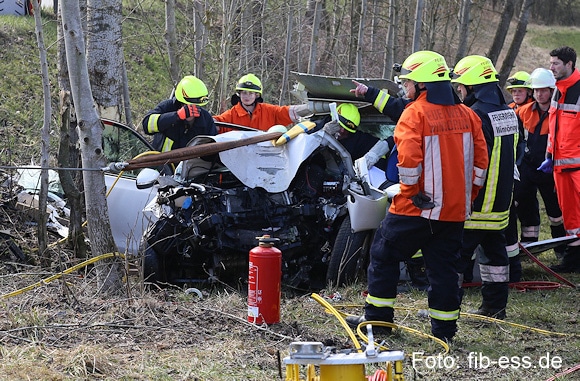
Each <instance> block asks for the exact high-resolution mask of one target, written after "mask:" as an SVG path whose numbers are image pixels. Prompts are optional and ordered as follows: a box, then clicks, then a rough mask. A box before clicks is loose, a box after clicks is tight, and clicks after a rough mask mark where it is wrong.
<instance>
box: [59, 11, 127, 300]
mask: <svg viewBox="0 0 580 381" xmlns="http://www.w3.org/2000/svg"><path fill="white" fill-rule="evenodd" d="M61 5H62V6H61V10H62V20H63V29H64V43H65V48H66V57H67V64H68V68H69V78H70V83H71V90H72V96H73V102H74V104H75V111H76V116H77V120H78V127H79V142H80V148H81V157H82V165H83V168H103V167H104V166H105V165H106V160H105V157H104V156H103V154H102V153H103V147H102V144H101V140H102V130H103V126H102V124H101V121H100V119H99V115H98V114H97V111H96V109H95V105H94V102H93V95H92V90H91V83H90V82H89V71H88V67H87V60H86V55H85V43H84V39H83V34H82V29H81V25H80V23H79V20H81V15H80V9H79V3H78V2H77V1H75V0H62V2H61ZM83 179H84V186H85V190H86V192H85V198H86V213H87V220H88V231H89V237H90V240H91V249H92V254H93V256H100V255H102V254H105V253H109V252H116V247H115V242H114V241H113V234H112V231H111V225H110V223H109V213H108V209H107V202H106V198H105V179H104V176H103V174H102V173H101V172H98V171H88V172H85V174H84V176H83ZM107 262H108V263H107V266H97V267H96V268H97V279H98V286H99V291H100V292H105V293H108V292H114V291H117V290H119V289H120V287H121V273H120V271H119V270H120V269H121V268H122V266H121V264H122V263H121V262H120V261H119V260H118V258H113V260H110V261H107ZM103 267H107V268H106V269H103Z"/></svg>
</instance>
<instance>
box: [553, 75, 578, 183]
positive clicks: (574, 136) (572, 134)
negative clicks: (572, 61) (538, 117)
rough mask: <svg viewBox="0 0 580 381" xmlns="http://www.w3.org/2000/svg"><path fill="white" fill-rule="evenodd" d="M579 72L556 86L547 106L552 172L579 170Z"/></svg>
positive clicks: (558, 82)
mask: <svg viewBox="0 0 580 381" xmlns="http://www.w3.org/2000/svg"><path fill="white" fill-rule="evenodd" d="M579 127H580V72H579V71H578V69H575V70H574V72H573V73H572V75H570V76H569V77H568V78H566V79H563V80H560V81H557V82H556V91H554V95H553V96H552V103H551V105H550V135H549V138H548V149H547V151H548V152H549V153H551V154H552V159H553V160H554V171H555V172H560V171H562V170H571V169H580V133H579V132H578V131H579V130H578V129H579Z"/></svg>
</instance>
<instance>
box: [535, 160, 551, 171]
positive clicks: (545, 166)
mask: <svg viewBox="0 0 580 381" xmlns="http://www.w3.org/2000/svg"><path fill="white" fill-rule="evenodd" d="M537 169H538V171H542V172H544V173H552V171H553V170H554V162H553V161H552V159H551V158H547V159H546V160H544V161H542V164H540V166H539V167H538V168H537Z"/></svg>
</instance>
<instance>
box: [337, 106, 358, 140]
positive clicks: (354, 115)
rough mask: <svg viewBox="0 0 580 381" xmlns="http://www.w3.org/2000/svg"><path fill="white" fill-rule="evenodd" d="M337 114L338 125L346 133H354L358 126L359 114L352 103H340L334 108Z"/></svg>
mask: <svg viewBox="0 0 580 381" xmlns="http://www.w3.org/2000/svg"><path fill="white" fill-rule="evenodd" d="M336 111H337V112H338V123H339V124H340V126H341V127H342V128H344V129H345V130H347V131H348V132H352V133H355V132H356V129H357V127H358V125H359V124H360V113H359V111H358V108H357V107H356V106H355V105H353V104H352V103H341V104H340V105H338V107H337V108H336Z"/></svg>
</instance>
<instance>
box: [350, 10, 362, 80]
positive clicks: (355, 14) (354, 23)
mask: <svg viewBox="0 0 580 381" xmlns="http://www.w3.org/2000/svg"><path fill="white" fill-rule="evenodd" d="M359 4H360V1H357V0H352V1H351V8H350V39H349V42H348V48H347V49H348V73H347V74H348V76H352V75H353V73H354V72H355V70H354V69H355V65H356V57H357V49H358V31H359V28H360V23H361V11H360V7H359Z"/></svg>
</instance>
